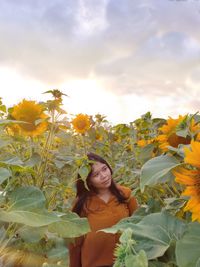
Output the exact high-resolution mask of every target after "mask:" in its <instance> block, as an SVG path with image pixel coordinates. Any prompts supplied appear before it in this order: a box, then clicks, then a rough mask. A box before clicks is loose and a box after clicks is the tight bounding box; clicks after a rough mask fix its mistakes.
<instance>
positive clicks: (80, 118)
mask: <svg viewBox="0 0 200 267" xmlns="http://www.w3.org/2000/svg"><path fill="white" fill-rule="evenodd" d="M72 125H73V127H74V129H75V131H76V132H77V133H81V134H84V133H86V132H87V131H88V130H89V128H90V126H91V122H90V117H89V116H88V115H86V114H78V115H77V116H76V117H75V118H74V119H73V120H72Z"/></svg>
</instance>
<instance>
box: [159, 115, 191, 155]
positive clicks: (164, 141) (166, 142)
mask: <svg viewBox="0 0 200 267" xmlns="http://www.w3.org/2000/svg"><path fill="white" fill-rule="evenodd" d="M185 118H186V116H181V115H179V117H178V118H177V119H172V118H171V117H169V119H168V120H167V121H166V124H165V125H163V126H162V127H160V128H159V129H158V130H159V131H161V134H160V135H159V136H158V137H157V138H156V140H157V141H158V142H159V143H160V145H159V147H160V149H161V150H163V151H167V150H168V148H167V147H168V146H172V147H178V145H179V144H189V143H190V141H191V138H190V137H186V138H185V137H182V136H178V135H177V134H176V130H177V127H178V126H179V125H180V123H181V122H182V121H183V120H184V119H185ZM191 130H192V129H191Z"/></svg>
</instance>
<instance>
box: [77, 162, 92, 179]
mask: <svg viewBox="0 0 200 267" xmlns="http://www.w3.org/2000/svg"><path fill="white" fill-rule="evenodd" d="M89 172H90V166H87V165H82V166H81V167H80V168H79V170H78V173H79V174H80V176H81V178H82V179H84V180H85V179H86V178H87V176H88V174H89Z"/></svg>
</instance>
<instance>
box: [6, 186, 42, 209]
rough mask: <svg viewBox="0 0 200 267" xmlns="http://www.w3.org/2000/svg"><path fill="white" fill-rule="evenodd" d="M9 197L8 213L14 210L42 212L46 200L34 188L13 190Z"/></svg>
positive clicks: (38, 190)
mask: <svg viewBox="0 0 200 267" xmlns="http://www.w3.org/2000/svg"><path fill="white" fill-rule="evenodd" d="M8 197H9V204H10V207H9V211H15V210H29V211H31V210H43V209H45V204H46V199H45V197H44V194H43V193H42V191H41V190H40V189H39V188H37V187H34V186H24V187H19V188H17V189H15V190H14V191H13V192H12V193H11V194H8Z"/></svg>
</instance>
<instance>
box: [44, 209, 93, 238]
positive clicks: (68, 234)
mask: <svg viewBox="0 0 200 267" xmlns="http://www.w3.org/2000/svg"><path fill="white" fill-rule="evenodd" d="M48 229H49V231H50V232H56V233H58V234H59V235H60V236H61V237H64V238H74V237H78V236H81V235H84V234H86V233H88V232H89V231H90V226H89V223H88V220H87V219H86V218H80V217H79V216H78V215H77V214H75V213H72V212H68V213H67V215H65V216H62V217H61V221H59V222H55V223H52V224H51V225H49V227H48Z"/></svg>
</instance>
